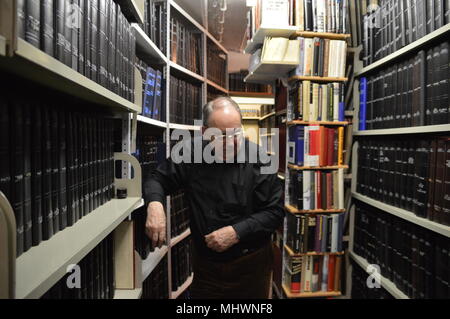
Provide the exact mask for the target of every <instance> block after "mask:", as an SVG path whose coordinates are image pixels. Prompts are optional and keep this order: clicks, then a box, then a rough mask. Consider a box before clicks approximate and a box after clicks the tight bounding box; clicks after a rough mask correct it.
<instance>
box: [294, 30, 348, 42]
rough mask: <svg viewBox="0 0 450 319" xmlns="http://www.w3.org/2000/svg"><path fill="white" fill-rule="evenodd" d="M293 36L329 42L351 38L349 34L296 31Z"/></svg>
mask: <svg viewBox="0 0 450 319" xmlns="http://www.w3.org/2000/svg"><path fill="white" fill-rule="evenodd" d="M294 35H295V37H303V38H323V39H330V40H346V39H348V38H350V37H351V35H350V34H346V33H330V32H313V31H296V32H295V33H294Z"/></svg>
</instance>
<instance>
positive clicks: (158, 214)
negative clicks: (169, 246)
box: [145, 202, 166, 248]
mask: <svg viewBox="0 0 450 319" xmlns="http://www.w3.org/2000/svg"><path fill="white" fill-rule="evenodd" d="M145 232H146V233H147V236H148V238H150V240H151V241H152V246H153V248H154V247H156V246H157V247H161V246H162V245H163V244H164V242H165V241H166V214H165V213H164V207H163V205H162V204H161V203H160V202H150V204H149V205H148V207H147V221H146V222H145Z"/></svg>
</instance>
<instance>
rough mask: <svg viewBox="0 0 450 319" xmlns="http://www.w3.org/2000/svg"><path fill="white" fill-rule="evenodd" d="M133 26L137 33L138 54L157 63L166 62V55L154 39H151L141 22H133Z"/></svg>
mask: <svg viewBox="0 0 450 319" xmlns="http://www.w3.org/2000/svg"><path fill="white" fill-rule="evenodd" d="M131 27H132V28H133V29H134V31H135V34H136V55H139V56H140V57H141V58H145V59H148V60H152V61H153V62H154V63H157V64H166V63H167V58H166V56H165V55H164V54H163V53H162V52H161V50H159V49H158V47H157V46H156V45H155V44H154V43H153V41H152V40H150V38H149V37H148V35H147V34H145V32H144V30H142V28H141V27H140V26H139V24H136V23H133V24H132V25H131Z"/></svg>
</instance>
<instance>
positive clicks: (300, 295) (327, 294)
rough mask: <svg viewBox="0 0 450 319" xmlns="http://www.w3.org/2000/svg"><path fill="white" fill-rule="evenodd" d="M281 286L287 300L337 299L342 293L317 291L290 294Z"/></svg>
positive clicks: (284, 286) (288, 290)
mask: <svg viewBox="0 0 450 319" xmlns="http://www.w3.org/2000/svg"><path fill="white" fill-rule="evenodd" d="M282 286H283V291H284V293H285V295H286V296H287V297H288V298H326V297H338V296H341V295H342V293H341V292H340V291H317V292H299V293H292V292H291V291H290V289H288V288H287V287H286V285H285V284H283V285H282Z"/></svg>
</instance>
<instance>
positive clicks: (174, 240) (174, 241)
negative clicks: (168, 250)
mask: <svg viewBox="0 0 450 319" xmlns="http://www.w3.org/2000/svg"><path fill="white" fill-rule="evenodd" d="M190 234H191V229H190V228H188V229H186V230H185V231H184V232H182V233H181V234H180V235H178V236H176V237H174V238H171V239H170V247H173V246H175V245H176V244H178V243H179V242H180V241H182V240H183V239H185V238H187V237H188V236H189V235H190Z"/></svg>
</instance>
